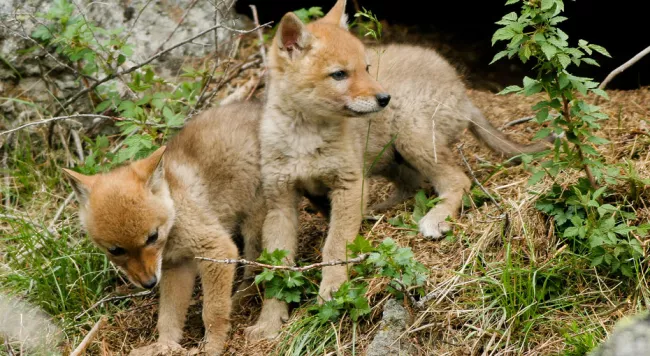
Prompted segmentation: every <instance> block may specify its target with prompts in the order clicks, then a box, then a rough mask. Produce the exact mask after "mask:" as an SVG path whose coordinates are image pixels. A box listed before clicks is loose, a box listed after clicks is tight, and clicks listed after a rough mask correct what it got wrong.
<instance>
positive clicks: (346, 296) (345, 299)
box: [255, 236, 428, 322]
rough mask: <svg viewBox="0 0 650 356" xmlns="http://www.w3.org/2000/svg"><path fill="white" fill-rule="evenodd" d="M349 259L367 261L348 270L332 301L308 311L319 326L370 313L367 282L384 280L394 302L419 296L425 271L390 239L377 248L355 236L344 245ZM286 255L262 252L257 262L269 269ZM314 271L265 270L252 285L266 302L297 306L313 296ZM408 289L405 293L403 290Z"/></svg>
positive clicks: (426, 272)
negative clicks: (259, 287) (259, 288)
mask: <svg viewBox="0 0 650 356" xmlns="http://www.w3.org/2000/svg"><path fill="white" fill-rule="evenodd" d="M348 250H349V251H350V253H351V258H356V257H358V256H360V255H362V254H363V255H367V258H365V259H364V260H362V261H361V262H360V263H358V264H356V265H355V266H353V267H351V268H350V269H349V271H350V278H349V280H348V281H347V282H345V283H343V284H342V285H341V287H340V288H339V289H338V290H337V291H336V292H334V294H333V295H332V299H331V300H329V301H327V302H325V303H323V304H322V305H313V306H312V307H311V308H310V310H311V311H313V312H314V313H316V314H317V315H318V318H319V320H321V322H327V321H334V320H336V319H338V318H340V317H341V316H342V315H349V316H350V318H351V319H352V320H353V321H355V322H356V321H357V320H358V319H359V318H360V317H361V316H363V315H366V314H368V313H369V312H370V306H369V302H368V298H367V296H366V292H367V287H368V285H367V280H368V279H370V278H387V279H388V280H389V285H388V289H387V291H388V292H389V293H391V294H393V295H395V296H396V297H398V298H403V297H404V293H411V291H410V289H411V288H414V289H415V292H416V293H418V294H420V295H421V294H423V292H424V290H423V289H422V286H423V285H424V282H425V280H426V277H427V275H428V269H427V268H426V267H425V266H424V265H422V264H421V263H420V262H418V261H417V260H416V259H415V258H414V256H413V252H412V251H411V249H410V248H408V247H399V246H398V245H397V243H396V242H395V241H394V240H392V239H385V240H384V241H382V242H381V243H380V244H378V245H377V246H374V247H373V246H372V244H371V243H370V242H369V241H368V240H366V239H365V238H363V237H362V236H357V238H356V239H355V240H354V242H353V243H352V244H350V245H348ZM287 255H288V252H287V251H284V250H275V251H273V252H271V253H269V252H267V251H264V252H263V253H262V255H261V256H260V258H259V259H258V261H259V262H261V263H265V264H269V265H274V266H277V265H282V264H286V257H287ZM316 273H317V272H316V270H314V269H312V270H308V271H305V272H304V273H303V272H296V271H290V270H277V269H276V270H274V269H269V268H265V269H264V270H263V271H262V272H261V273H260V274H258V275H257V276H256V278H255V283H257V284H263V285H264V288H265V291H264V295H265V297H266V298H276V299H280V300H283V301H285V302H300V301H301V300H302V299H303V298H304V297H307V298H310V297H313V296H315V295H316V285H315V284H314V283H313V282H312V281H313V280H316V277H317V276H316V275H315V274H316ZM407 289H408V290H407Z"/></svg>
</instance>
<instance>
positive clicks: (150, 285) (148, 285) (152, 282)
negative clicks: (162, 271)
mask: <svg viewBox="0 0 650 356" xmlns="http://www.w3.org/2000/svg"><path fill="white" fill-rule="evenodd" d="M156 283H158V279H157V278H156V277H155V276H154V277H151V279H150V280H148V281H146V282H144V283H142V286H143V287H145V288H147V289H152V288H153V287H155V286H156Z"/></svg>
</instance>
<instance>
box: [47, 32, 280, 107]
mask: <svg viewBox="0 0 650 356" xmlns="http://www.w3.org/2000/svg"><path fill="white" fill-rule="evenodd" d="M272 23H273V21H271V22H267V23H265V24H264V25H260V26H257V27H255V28H253V29H251V30H237V29H233V28H229V27H226V26H223V25H215V26H212V27H210V28H208V29H207V30H204V31H201V32H200V33H199V34H197V35H195V36H192V37H190V38H188V39H185V40H183V41H181V42H178V43H176V44H175V45H173V46H171V47H169V48H167V49H165V50H164V51H162V52H158V53H156V54H154V55H153V56H151V57H149V58H148V59H147V60H145V61H144V62H142V63H139V64H136V65H134V66H132V67H129V68H127V69H125V70H121V71H116V72H115V73H111V74H109V75H107V76H105V77H104V78H102V79H100V80H99V81H97V82H95V83H94V84H93V85H91V86H90V87H88V88H86V89H83V90H81V91H79V92H78V93H77V94H75V95H73V96H72V97H71V98H70V99H68V100H66V101H65V102H64V103H63V104H61V107H60V108H59V109H58V110H57V111H56V113H55V114H54V116H57V115H59V114H60V113H61V112H63V111H64V110H65V108H67V107H68V106H69V105H70V104H72V103H73V102H75V101H76V100H77V99H79V98H80V97H82V96H83V95H85V94H86V93H88V92H90V91H92V90H94V89H95V88H97V87H98V86H100V85H102V84H104V83H106V82H107V81H109V80H111V79H114V78H116V77H118V76H120V75H124V74H129V73H131V72H133V71H136V70H137V69H139V68H141V67H144V66H145V65H147V64H149V63H151V62H153V61H155V60H156V59H158V58H160V57H161V56H162V55H164V54H166V53H168V52H171V51H173V50H175V49H176V48H178V47H180V46H182V45H184V44H187V43H189V42H191V41H193V40H195V39H197V38H199V37H201V36H203V35H205V34H206V33H209V32H210V31H213V30H215V29H217V28H225V29H227V30H229V31H232V32H237V33H241V34H247V33H251V32H255V31H257V30H259V29H260V28H263V27H267V26H269V25H270V24H272Z"/></svg>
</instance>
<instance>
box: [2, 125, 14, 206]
mask: <svg viewBox="0 0 650 356" xmlns="http://www.w3.org/2000/svg"><path fill="white" fill-rule="evenodd" d="M12 138H13V135H9V136H8V137H7V141H6V142H5V148H4V150H3V151H4V152H3V153H2V169H3V170H4V177H2V181H3V184H4V187H5V190H6V192H7V194H6V196H5V197H4V206H5V209H9V207H10V206H11V199H10V198H9V184H10V183H11V178H10V176H9V151H10V150H11V141H12Z"/></svg>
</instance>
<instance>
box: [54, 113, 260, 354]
mask: <svg viewBox="0 0 650 356" xmlns="http://www.w3.org/2000/svg"><path fill="white" fill-rule="evenodd" d="M260 114H261V105H259V104H252V103H249V104H244V103H240V104H230V105H226V106H223V107H220V108H216V109H212V110H209V111H207V112H204V113H202V114H201V115H200V116H198V117H196V118H195V119H192V120H190V121H189V122H188V123H187V124H186V125H185V127H184V128H183V129H182V130H181V131H180V132H179V133H178V134H177V135H176V136H175V137H174V138H172V139H171V141H170V142H169V144H168V145H167V146H166V148H165V147H161V148H160V149H158V150H157V151H155V152H154V153H153V154H151V155H150V156H149V157H147V158H144V159H141V160H138V161H135V162H132V163H130V164H128V165H125V166H121V167H119V168H116V169H113V170H112V171H110V172H108V173H104V174H96V175H92V176H86V175H82V174H80V173H76V172H73V171H70V170H65V172H66V174H67V176H68V177H69V180H70V182H71V184H72V187H73V188H74V191H75V193H76V196H77V200H78V201H79V207H80V211H79V217H80V219H81V223H82V225H83V226H84V228H85V229H86V231H87V232H88V234H89V235H90V237H91V238H92V240H93V241H94V242H95V243H96V244H97V245H98V246H99V247H100V248H101V249H102V250H104V251H105V252H106V253H107V255H108V257H109V258H110V260H111V261H112V262H113V263H114V264H115V265H117V266H118V267H119V268H120V269H121V270H123V271H124V272H125V273H126V275H127V276H128V278H129V280H131V282H133V283H134V284H136V285H139V286H142V287H144V288H153V287H154V286H156V285H157V284H160V310H159V316H158V333H159V338H158V343H156V344H154V345H150V346H149V347H146V348H144V349H150V350H153V349H155V350H158V351H163V350H167V349H169V350H172V349H178V348H180V346H179V345H178V342H180V341H181V338H182V335H183V325H184V324H185V315H186V312H187V308H188V306H189V304H190V300H191V296H192V290H193V286H194V280H195V277H196V275H197V273H198V275H200V277H201V284H202V287H203V295H204V297H203V322H204V324H205V337H206V342H207V344H206V348H205V350H206V351H207V353H208V354H218V353H220V352H221V350H222V348H223V344H224V342H225V340H226V337H227V333H228V330H229V328H230V310H231V292H232V283H233V278H234V275H235V266H234V265H231V264H228V265H225V264H216V263H212V262H204V261H196V260H195V259H194V257H196V256H202V257H210V258H215V259H225V258H237V256H238V251H237V246H236V245H235V243H234V241H233V240H232V238H231V236H232V234H233V233H234V232H235V230H236V228H237V227H238V225H239V226H240V227H241V233H242V235H243V237H244V240H245V254H246V258H249V259H253V260H254V259H255V258H256V253H257V251H258V250H259V246H256V243H257V244H259V241H258V239H259V237H260V234H261V227H262V222H263V219H264V212H265V211H264V206H263V205H264V203H263V202H264V200H263V199H262V196H261V195H262V194H261V189H259V188H260V186H261V185H260V172H259V145H258V141H257V131H258V127H259V116H260ZM144 349H140V350H144ZM142 352H143V353H144V351H142Z"/></svg>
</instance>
